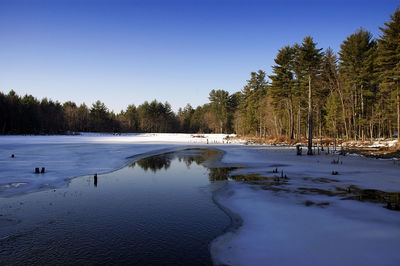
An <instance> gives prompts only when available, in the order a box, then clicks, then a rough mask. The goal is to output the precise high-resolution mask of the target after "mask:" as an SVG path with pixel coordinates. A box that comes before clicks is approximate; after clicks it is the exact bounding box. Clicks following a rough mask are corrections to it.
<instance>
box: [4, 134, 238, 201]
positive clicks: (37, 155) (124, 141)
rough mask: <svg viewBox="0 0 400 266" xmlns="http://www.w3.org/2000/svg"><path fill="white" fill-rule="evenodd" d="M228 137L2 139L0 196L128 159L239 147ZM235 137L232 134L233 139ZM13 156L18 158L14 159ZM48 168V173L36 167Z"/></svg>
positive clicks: (61, 183) (39, 187)
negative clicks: (176, 151)
mask: <svg viewBox="0 0 400 266" xmlns="http://www.w3.org/2000/svg"><path fill="white" fill-rule="evenodd" d="M227 136H229V135H226V134H202V135H197V134H194V135H193V134H123V135H112V134H96V133H83V134H82V135H78V136H0V197H2V196H11V195H15V194H20V193H25V192H33V191H37V190H42V189H49V188H58V187H63V186H66V185H67V184H68V180H69V179H71V178H73V177H76V176H80V175H86V174H94V173H99V174H100V173H106V172H110V171H113V170H115V169H118V168H120V167H122V166H124V165H125V164H126V163H127V162H128V161H129V160H131V159H129V158H128V157H131V156H135V155H138V154H146V153H149V152H155V151H160V152H161V151H168V150H174V149H178V148H182V145H199V144H206V143H207V141H208V143H209V144H222V143H224V144H227V143H228V142H229V143H232V142H234V143H237V142H238V141H231V140H229V139H227V138H226V137H227ZM231 136H233V135H231ZM11 154H14V155H15V157H14V158H11ZM36 167H39V168H40V169H41V168H42V167H45V170H46V173H45V174H43V175H42V174H35V173H34V172H35V168H36Z"/></svg>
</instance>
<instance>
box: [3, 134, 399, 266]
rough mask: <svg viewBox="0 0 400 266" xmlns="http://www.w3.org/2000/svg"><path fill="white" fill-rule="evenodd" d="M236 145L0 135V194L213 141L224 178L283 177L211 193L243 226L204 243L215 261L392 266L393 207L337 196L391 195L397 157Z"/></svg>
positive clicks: (181, 137)
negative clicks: (226, 169)
mask: <svg viewBox="0 0 400 266" xmlns="http://www.w3.org/2000/svg"><path fill="white" fill-rule="evenodd" d="M207 140H208V145H207V144H206V143H207ZM241 143H242V142H240V141H237V140H236V141H235V142H232V141H230V140H229V141H228V140H227V139H226V135H222V134H220V135H207V134H204V135H190V134H126V135H121V136H113V135H109V134H83V135H80V136H0V197H5V196H13V195H16V194H19V193H25V192H33V191H37V190H42V189H49V188H57V187H63V186H66V185H67V184H68V180H69V179H70V178H72V177H74V176H80V175H86V174H93V173H104V172H109V171H113V170H115V169H118V168H120V167H122V166H124V165H125V164H126V163H128V162H129V161H131V160H132V158H129V157H132V156H146V155H150V154H154V153H161V152H166V151H174V150H179V149H183V148H186V147H194V146H196V147H199V146H201V147H210V146H214V147H217V148H218V149H221V150H223V151H225V155H224V157H223V159H222V164H223V165H225V166H238V165H240V166H242V168H239V169H236V170H233V171H232V172H231V175H240V174H243V175H246V174H249V173H250V174H259V175H261V176H266V177H275V176H279V175H280V171H283V172H284V174H286V175H287V176H288V177H289V179H288V180H287V182H285V183H282V184H278V185H271V186H264V185H255V184H248V183H244V182H236V181H229V182H227V185H226V186H225V187H224V188H223V189H222V190H221V191H220V192H219V193H218V195H217V196H216V200H217V201H218V202H219V204H221V205H222V206H223V207H224V208H226V209H229V210H230V211H231V212H232V213H235V214H237V215H239V216H240V217H241V219H242V221H243V223H242V226H241V227H240V228H238V229H237V230H234V231H232V232H227V233H226V234H224V235H222V236H220V237H218V238H217V239H216V240H215V241H213V243H212V244H211V246H210V250H211V253H212V256H213V259H214V261H215V263H216V264H220V265H221V264H227V265H294V264H295V265H400V253H398V251H397V247H398V246H399V244H400V212H397V211H391V210H388V209H385V208H383V203H371V202H360V201H355V200H343V198H345V197H349V196H352V192H350V193H347V192H346V193H347V194H346V193H345V194H346V195H342V194H340V193H337V192H338V191H339V192H340V191H346V189H348V188H349V187H351V188H353V187H356V188H357V189H377V190H382V191H386V192H400V175H399V173H400V163H399V161H394V160H376V159H370V158H365V157H362V156H345V157H343V156H340V157H339V156H338V155H332V154H330V155H325V154H321V155H316V156H305V155H304V156H296V152H295V149H294V148H287V147H267V146H244V145H231V144H241ZM227 144H229V145H227ZM11 154H15V158H11ZM338 158H339V163H337V164H336V163H335V164H333V163H332V162H333V160H337V159H338ZM35 167H46V174H43V175H42V174H34V168H35ZM276 168H278V171H279V173H272V170H273V169H276ZM332 171H337V172H338V175H332V174H331V173H332ZM0 200H1V198H0ZM307 203H308V204H307Z"/></svg>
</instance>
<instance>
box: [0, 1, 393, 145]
mask: <svg viewBox="0 0 400 266" xmlns="http://www.w3.org/2000/svg"><path fill="white" fill-rule="evenodd" d="M380 30H381V34H380V36H379V38H377V39H374V38H373V37H372V34H371V33H370V32H368V31H367V30H364V29H362V28H360V29H359V30H357V31H356V32H355V33H353V34H351V35H349V36H348V37H347V38H346V40H344V41H343V42H342V44H341V46H340V51H339V52H338V54H335V52H334V51H333V50H332V49H330V48H327V49H326V50H323V49H322V48H318V47H317V43H316V42H314V40H313V38H312V37H310V36H307V37H305V38H304V39H303V41H302V43H295V44H291V45H287V46H285V47H283V48H281V49H280V50H279V51H278V53H277V56H276V58H275V59H274V61H275V65H274V66H273V67H272V74H271V75H269V76H267V75H266V73H265V72H264V71H262V70H259V71H257V72H252V73H251V76H250V79H249V80H247V84H246V85H245V86H244V88H243V89H242V90H241V91H239V92H237V93H234V94H229V93H228V92H227V91H224V90H212V91H211V92H210V94H209V103H207V104H204V105H203V106H198V107H196V108H193V107H192V106H191V105H190V104H188V105H187V106H186V107H185V108H180V109H179V111H178V112H177V113H174V112H173V111H172V109H171V106H170V105H169V104H168V103H167V102H166V103H160V102H157V101H156V100H154V101H152V102H150V103H149V102H145V103H143V104H141V105H139V106H137V107H136V106H135V105H130V106H128V107H127V109H126V110H124V111H122V112H120V113H119V114H115V113H113V112H110V111H109V110H108V108H107V107H106V106H105V105H104V103H102V102H100V101H97V102H96V103H94V104H93V105H92V106H91V107H90V108H89V107H87V106H86V105H85V104H82V105H80V106H77V105H76V104H75V103H73V102H66V103H64V104H61V103H59V102H54V101H52V100H48V99H46V98H45V99H42V100H40V101H39V100H37V99H36V98H34V97H33V96H31V95H25V96H23V97H20V96H18V95H16V94H15V92H14V91H10V92H9V93H8V94H3V93H0V133H2V134H41V133H43V134H49V133H51V134H54V133H64V132H66V131H82V132H88V131H90V132H186V133H197V132H200V133H232V132H235V133H237V134H239V135H255V136H258V137H267V136H273V137H282V136H286V137H288V138H301V137H309V139H311V138H310V137H312V136H313V135H314V136H317V137H322V136H330V137H340V138H351V139H365V138H380V137H392V136H393V135H394V133H395V132H398V131H399V127H400V99H399V97H400V96H399V89H400V88H399V87H400V84H399V83H400V10H399V9H396V11H395V13H394V14H393V15H392V16H391V19H390V21H389V22H387V23H384V26H383V27H381V28H380ZM397 135H399V134H398V133H397Z"/></svg>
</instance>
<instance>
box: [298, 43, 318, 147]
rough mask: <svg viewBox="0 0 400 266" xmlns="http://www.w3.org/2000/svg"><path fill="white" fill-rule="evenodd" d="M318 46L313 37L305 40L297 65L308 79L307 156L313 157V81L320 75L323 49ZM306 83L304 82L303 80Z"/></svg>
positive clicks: (300, 47) (302, 76)
mask: <svg viewBox="0 0 400 266" xmlns="http://www.w3.org/2000/svg"><path fill="white" fill-rule="evenodd" d="M316 46H317V44H316V43H315V42H314V41H313V39H312V37H310V36H307V37H305V38H304V39H303V42H302V44H301V46H299V47H298V53H297V58H296V61H297V64H298V69H299V73H300V74H301V77H299V78H303V79H304V78H306V79H308V151H307V155H312V154H313V153H312V138H313V102H312V99H313V89H312V87H313V80H314V79H315V78H316V77H317V75H319V74H320V71H321V70H320V67H321V59H322V56H323V53H322V52H321V50H322V48H316ZM303 82H304V80H303Z"/></svg>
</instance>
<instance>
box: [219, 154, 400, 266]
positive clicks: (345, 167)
mask: <svg viewBox="0 0 400 266" xmlns="http://www.w3.org/2000/svg"><path fill="white" fill-rule="evenodd" d="M337 158H338V156H337V155H325V154H324V155H319V156H318V155H316V156H296V152H295V150H294V149H293V148H275V147H230V148H229V151H228V152H227V154H226V156H225V157H224V158H223V162H225V163H226V164H227V165H229V164H235V165H236V164H241V165H243V166H245V167H244V168H242V169H239V170H235V171H234V172H233V173H232V174H233V175H234V174H245V173H252V174H257V173H258V174H261V175H263V176H270V177H271V176H277V177H279V176H280V175H281V174H280V171H281V170H283V171H284V173H285V174H286V175H287V176H288V177H289V179H288V180H287V183H282V184H278V185H272V186H261V185H252V184H247V183H238V182H233V181H231V182H230V183H229V184H228V186H227V187H226V188H225V189H224V192H223V193H222V194H220V195H218V201H219V203H220V204H222V205H223V206H224V207H225V208H228V209H229V210H231V211H232V212H234V213H236V214H238V215H239V216H240V217H241V218H242V219H243V225H242V226H241V227H240V228H239V229H238V230H237V231H234V232H228V233H227V234H225V235H223V236H220V237H219V238H217V239H216V240H215V241H214V242H213V243H212V246H211V252H212V256H213V258H214V261H215V263H216V264H217V265H400V254H399V253H398V252H397V250H396V249H397V248H396V247H397V246H398V245H399V244H400V213H399V212H398V211H391V210H388V209H385V208H383V206H384V203H371V202H360V201H355V200H343V199H344V198H346V197H349V196H351V195H352V193H348V194H347V195H340V193H339V194H338V195H336V193H337V192H338V188H339V189H340V188H341V189H343V191H345V190H346V188H348V187H349V186H350V185H353V186H356V187H358V188H361V189H379V190H383V191H392V192H400V175H399V173H400V165H399V164H397V163H396V162H393V161H391V160H386V161H382V160H376V159H369V158H365V157H353V156H351V157H350V156H345V157H343V156H340V158H339V163H338V164H332V161H333V160H337ZM276 168H278V173H276V174H274V173H272V171H273V170H274V169H276ZM333 170H334V171H337V172H338V173H339V174H338V175H332V174H331V173H332V171H333ZM282 181H283V180H282ZM339 191H340V190H339ZM397 200H398V199H397ZM307 203H308V204H307ZM307 205H308V206H307Z"/></svg>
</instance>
